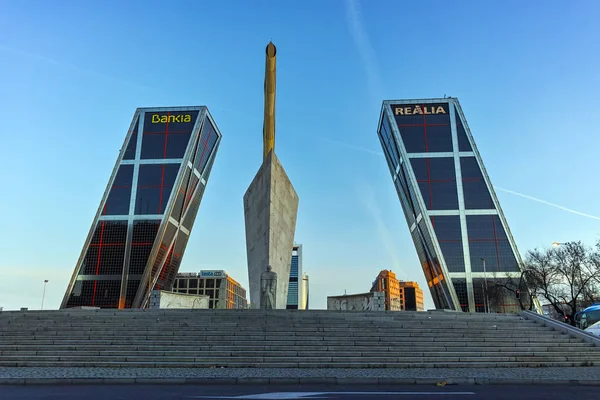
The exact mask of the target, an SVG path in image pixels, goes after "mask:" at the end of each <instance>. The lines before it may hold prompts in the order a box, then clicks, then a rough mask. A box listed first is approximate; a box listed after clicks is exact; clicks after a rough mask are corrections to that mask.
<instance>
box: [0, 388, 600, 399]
mask: <svg viewBox="0 0 600 400" xmlns="http://www.w3.org/2000/svg"><path fill="white" fill-rule="evenodd" d="M598 398H599V388H598V387H593V386H588V387H586V386H552V385H548V386H523V385H519V386H473V385H460V386H445V387H437V386H429V385H412V386H381V385H379V386H363V385H352V386H343V385H330V386H325V385H289V386H276V385H232V386H214V385H204V386H195V385H181V386H167V385H115V386H110V385H101V386H96V385H71V386H0V399H2V400H32V399H36V400H37V399H39V400H129V399H143V400H195V399H209V400H218V399H240V400H243V399H255V400H259V399H264V400H276V399H282V400H283V399H286V400H289V399H305V400H310V399H332V400H342V399H343V400H378V399H380V400H391V399H407V400H408V399H411V400H412V399H418V400H440V399H444V400H479V399H485V400H501V399H510V400H516V399H527V400H538V399H539V400H558V399H565V400H567V399H569V400H570V399H577V400H587V399H590V400H595V399H598Z"/></svg>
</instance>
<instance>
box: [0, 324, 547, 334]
mask: <svg viewBox="0 0 600 400" xmlns="http://www.w3.org/2000/svg"><path fill="white" fill-rule="evenodd" d="M182 327H185V328H189V329H190V330H209V329H214V328H220V329H239V330H248V331H252V330H274V331H278V330H284V331H290V330H293V331H300V332H302V331H306V332H315V331H317V332H318V331H321V330H327V331H343V330H347V329H348V328H349V326H346V325H343V326H340V325H330V324H310V325H307V324H298V325H293V324H257V323H254V324H212V323H210V324H201V323H197V322H189V323H188V322H181V321H179V322H178V323H177V324H168V323H163V322H155V321H154V322H153V321H150V322H147V323H139V324H127V323H120V324H113V323H108V322H107V323H72V322H71V323H65V324H47V323H39V324H6V325H0V332H10V331H17V330H22V331H29V330H32V329H53V330H59V329H67V330H69V329H70V330H74V329H76V330H96V329H102V330H108V329H110V330H129V329H131V330H148V329H157V328H168V329H174V328H182ZM352 328H353V329H359V330H369V331H372V330H377V329H397V330H400V329H413V330H414V329H431V330H436V331H441V330H445V329H452V330H475V329H503V330H507V329H511V330H530V329H539V330H544V329H548V328H546V327H545V326H542V325H537V324H535V323H532V324H503V323H486V324H477V325H476V324H447V325H446V324H436V323H431V324H418V323H414V324H413V323H406V322H403V323H398V324H373V325H360V326H356V327H354V326H352Z"/></svg>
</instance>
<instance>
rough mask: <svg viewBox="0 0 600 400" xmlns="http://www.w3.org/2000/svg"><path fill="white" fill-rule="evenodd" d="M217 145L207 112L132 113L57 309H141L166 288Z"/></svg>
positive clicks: (216, 133) (162, 110) (157, 110)
mask: <svg viewBox="0 0 600 400" xmlns="http://www.w3.org/2000/svg"><path fill="white" fill-rule="evenodd" d="M220 141H221V134H220V133H219V130H218V128H217V126H216V124H215V123H214V121H213V119H212V117H211V115H210V113H209V112H208V109H207V108H206V107H172V108H138V109H137V110H136V112H135V115H134V117H133V121H132V123H131V126H130V128H129V131H128V132H127V136H126V137H125V142H124V144H123V147H122V148H121V152H120V153H119V157H118V159H117V163H116V165H115V167H114V169H113V173H112V175H111V177H110V179H109V182H108V186H107V187H106V191H105V192H104V195H103V197H102V200H101V201H100V207H99V208H98V211H97V213H96V216H95V218H94V222H93V223H92V227H91V229H90V232H89V234H88V237H87V239H86V241H85V244H84V246H83V250H82V252H81V256H80V257H79V260H78V261H77V265H76V266H75V271H74V272H73V276H72V278H71V281H70V282H69V286H68V288H67V291H66V293H65V296H64V299H63V301H62V304H61V308H68V307H78V306H96V307H102V308H130V307H134V308H137V307H143V306H145V305H146V304H147V302H148V298H149V293H150V291H149V289H150V288H153V289H161V288H166V289H170V288H171V286H172V285H173V281H174V279H175V275H176V274H177V271H178V269H179V264H180V263H181V259H182V257H183V253H184V251H185V247H186V244H187V241H188V238H189V235H190V232H191V230H192V226H193V224H194V220H195V218H196V214H197V212H198V208H199V207H200V201H201V200H202V194H203V193H204V189H205V187H206V183H207V181H208V177H209V174H210V170H211V168H212V165H213V162H214V159H215V155H216V153H217V149H218V147H219V142H220Z"/></svg>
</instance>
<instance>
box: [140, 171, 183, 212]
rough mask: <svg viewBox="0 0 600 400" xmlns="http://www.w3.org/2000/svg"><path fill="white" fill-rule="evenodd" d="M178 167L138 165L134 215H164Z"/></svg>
mask: <svg viewBox="0 0 600 400" xmlns="http://www.w3.org/2000/svg"><path fill="white" fill-rule="evenodd" d="M179 167H180V165H179V164H146V165H140V170H139V175H138V187H137V197H136V203H135V213H136V215H143V214H162V213H164V211H165V207H166V206H167V203H168V202H169V198H170V196H171V192H172V189H173V185H174V183H175V178H176V177H177V174H178V172H179Z"/></svg>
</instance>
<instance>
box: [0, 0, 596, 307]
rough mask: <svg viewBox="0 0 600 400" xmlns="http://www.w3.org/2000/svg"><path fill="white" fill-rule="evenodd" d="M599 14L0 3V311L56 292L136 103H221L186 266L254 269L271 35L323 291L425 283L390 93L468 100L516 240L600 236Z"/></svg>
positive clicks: (215, 106)
mask: <svg viewBox="0 0 600 400" xmlns="http://www.w3.org/2000/svg"><path fill="white" fill-rule="evenodd" d="M599 12H600V3H597V2H595V1H580V2H578V3H577V5H576V6H575V5H570V4H568V3H565V2H558V1H555V2H542V1H541V0H540V1H532V2H522V1H516V0H514V1H501V2H500V1H485V2H483V1H475V0H472V1H456V2H448V1H435V0H433V1H427V2H407V1H403V2H398V1H368V2H367V1H364V2H357V1H327V2H324V1H303V2H275V1H252V2H244V1H218V2H207V1H174V2H158V1H141V0H137V1H128V2H121V1H104V2H82V1H55V2H46V1H19V2H16V1H13V2H8V1H5V2H2V3H0V94H1V95H0V120H1V121H2V126H1V128H0V138H1V142H2V148H3V160H2V161H3V162H2V168H0V181H1V182H2V186H1V187H2V189H1V191H0V193H1V194H2V195H1V196H0V210H2V214H1V218H0V227H1V228H2V229H1V230H0V252H1V254H2V258H1V259H0V270H1V273H2V275H1V276H2V277H1V278H0V306H3V307H4V309H15V308H19V307H30V308H32V309H33V308H39V307H40V301H41V295H42V287H43V280H44V279H49V280H50V282H49V284H48V290H47V293H46V302H45V308H57V307H58V306H59V303H60V300H61V299H62V296H63V294H64V291H65V289H66V286H67V283H68V279H69V278H70V276H71V274H72V272H73V268H74V266H75V263H76V260H77V258H78V257H79V254H80V251H81V248H82V245H83V242H84V240H85V237H86V235H87V233H88V230H89V229H90V224H91V222H92V220H93V217H94V214H95V212H96V210H97V207H98V203H99V201H100V198H101V196H102V194H103V192H104V189H105V186H106V183H107V180H108V178H109V176H110V173H111V171H112V168H113V165H114V162H115V160H116V158H117V155H118V151H119V149H120V147H121V145H122V143H123V139H124V135H125V133H126V131H127V128H128V127H129V123H130V122H131V118H132V116H133V113H134V111H135V109H136V108H137V107H149V106H176V105H207V106H208V107H209V109H210V111H211V113H212V114H213V117H214V118H215V120H216V122H217V124H218V126H219V128H220V130H221V132H222V133H223V141H222V143H221V147H220V150H219V153H218V154H217V158H216V162H215V165H214V167H213V169H212V173H211V177H210V180H209V183H208V187H207V190H206V192H205V195H204V199H203V201H202V205H201V208H200V212H199V213H198V216H197V219H196V224H195V226H194V230H193V232H192V236H191V239H190V242H189V244H188V247H187V250H186V254H185V257H184V260H183V263H182V267H181V271H186V272H187V271H198V270H200V269H225V270H227V271H228V272H229V273H230V274H231V275H232V276H233V277H234V278H235V279H237V280H239V281H240V282H241V283H243V284H244V285H247V273H246V251H245V233H244V216H243V204H242V196H243V194H244V192H245V191H246V189H247V187H248V185H249V184H250V182H251V181H252V178H253V176H254V174H255V173H256V171H257V169H258V167H259V165H260V163H261V158H262V116H263V109H262V107H263V91H262V85H263V76H264V48H265V46H266V44H267V43H268V42H269V40H273V42H274V43H275V44H276V46H277V50H278V52H277V56H278V57H277V58H278V59H277V74H278V75H277V78H278V80H277V117H276V118H277V141H276V150H277V154H278V156H279V158H280V160H281V161H282V163H283V165H284V167H285V169H286V171H287V173H288V175H289V177H290V179H291V180H292V182H293V184H294V186H295V188H296V191H297V192H298V195H299V197H300V207H299V214H298V223H297V230H296V241H297V242H298V243H302V244H303V245H304V248H303V252H304V269H305V271H306V272H307V273H309V275H310V280H311V306H312V307H314V308H324V307H325V304H326V296H328V295H336V294H341V293H343V292H344V290H347V292H348V293H352V292H354V293H356V292H364V291H368V290H369V289H370V285H371V281H372V280H373V279H374V278H375V276H376V275H377V273H378V272H379V270H381V269H385V268H388V269H392V270H393V271H394V272H396V274H397V275H398V276H399V277H400V278H402V279H406V280H416V281H417V282H419V283H420V284H421V286H422V287H425V284H424V279H423V274H422V271H421V269H420V267H419V262H418V259H417V256H416V252H415V249H414V246H413V243H412V241H411V238H410V235H409V232H408V228H407V226H406V222H405V220H404V216H403V214H402V210H401V207H400V203H399V201H398V198H397V195H396V193H395V189H394V187H393V185H392V181H391V178H390V176H389V171H388V169H387V166H386V162H385V159H384V157H383V155H382V154H381V147H380V145H379V142H378V139H377V135H376V128H377V120H378V117H379V111H380V108H381V101H382V100H384V99H401V98H427V97H443V96H444V95H445V94H446V95H449V96H453V97H458V98H459V100H460V102H461V105H462V108H463V110H464V112H465V114H466V117H467V120H468V122H469V125H470V127H471V130H472V133H473V135H474V137H475V140H476V143H477V145H478V148H479V151H480V153H481V154H482V157H483V159H484V162H485V164H486V168H487V171H488V173H489V175H490V178H491V180H492V183H493V184H494V186H496V188H497V194H498V196H499V198H500V202H501V204H502V207H503V210H504V212H505V215H506V217H507V219H508V222H509V224H510V227H511V230H512V233H513V235H514V237H515V239H516V241H517V244H518V247H519V249H520V251H521V253H525V252H526V250H527V249H530V248H533V247H536V246H546V245H549V244H550V243H552V242H553V241H569V240H578V239H580V240H583V241H585V242H587V243H589V244H592V243H593V242H594V241H595V240H597V239H599V238H600V235H599V234H600V202H598V200H597V199H598V197H599V196H600V186H599V185H598V183H597V182H598V176H599V173H600V167H599V163H598V161H597V153H598V146H599V145H600V139H599V135H598V133H599V132H598V131H599V129H598V127H599V126H600V113H599V112H598V109H599V107H600V100H598V96H597V94H598V93H599V92H600V74H598V71H600V42H599V41H598V37H600V26H598V24H597V18H596V16H597V15H598V13H599ZM503 189H504V190H503ZM519 194H524V195H527V196H531V197H533V198H536V199H539V200H543V201H546V202H550V203H553V204H556V205H558V206H559V207H557V206H552V205H548V204H545V203H543V202H540V201H536V200H532V199H530V198H526V197H523V196H522V195H519ZM560 207H563V208H568V209H571V210H575V211H579V212H581V213H584V214H587V216H585V215H580V214H575V213H573V212H571V211H568V210H565V209H563V208H560ZM425 295H426V306H427V307H432V306H433V303H432V302H431V298H430V296H429V293H428V292H427V290H426V294H425Z"/></svg>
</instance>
